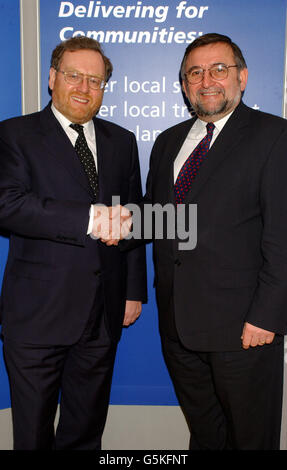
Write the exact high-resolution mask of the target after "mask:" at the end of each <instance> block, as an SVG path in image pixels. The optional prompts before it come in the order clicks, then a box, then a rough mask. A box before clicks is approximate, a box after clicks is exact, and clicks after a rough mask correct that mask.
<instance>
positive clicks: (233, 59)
mask: <svg viewBox="0 0 287 470" xmlns="http://www.w3.org/2000/svg"><path fill="white" fill-rule="evenodd" d="M262 73H264V65H262ZM181 76H182V83H183V90H184V93H185V95H186V97H187V98H188V100H189V101H190V103H191V106H192V108H193V111H194V112H195V117H193V118H192V119H189V120H188V121H186V122H183V123H181V124H178V125H176V126H174V127H172V128H170V129H168V130H166V131H165V132H163V133H162V134H161V135H160V136H159V137H158V138H157V140H156V142H155V145H154V147H153V150H152V155H151V160H150V171H149V175H148V181H147V193H146V196H145V202H146V203H152V204H159V205H161V206H165V205H167V204H173V205H174V206H177V204H178V203H179V204H182V205H183V206H181V207H184V205H185V206H186V207H187V208H188V206H189V205H191V204H196V205H197V245H196V247H195V248H194V249H191V250H187V249H180V244H179V242H180V238H178V239H176V240H171V239H170V238H169V239H168V237H167V238H165V239H162V240H161V239H158V240H157V239H155V240H154V244H153V246H154V262H155V286H156V294H157V301H158V309H159V326H160V333H161V338H162V347H163V353H164V357H165V360H166V363H167V366H168V369H169V372H170V375H171V378H172V380H173V383H174V386H175V391H176V393H177V396H178V400H179V403H180V405H181V406H182V409H183V412H184V415H185V417H186V419H187V422H188V425H189V427H190V431H191V441H190V448H191V449H200V450H204V449H252V450H258V449H277V448H278V447H279V442H280V439H279V438H280V424H281V403H282V376H283V336H284V334H286V331H287V328H286V326H287V249H286V246H287V185H286V179H287V122H286V120H284V119H282V118H279V117H276V116H272V115H269V114H266V113H263V112H258V111H255V110H253V109H250V108H249V107H247V106H245V105H244V104H243V102H242V101H241V97H242V94H243V91H244V89H245V87H246V83H247V77H248V71H247V66H246V63H245V60H244V58H243V55H242V52H241V51H240V49H239V47H238V46H237V45H236V44H234V43H233V42H232V41H231V40H230V38H228V37H226V36H223V35H220V34H215V33H214V34H213V33H211V34H206V35H204V36H202V37H200V38H198V39H196V40H195V41H194V42H192V43H191V44H190V45H189V46H188V48H187V49H186V52H185V55H184V59H183V62H182V68H181ZM207 124H209V125H208V126H207ZM202 139H204V145H203V144H200V149H197V150H195V149H196V147H197V146H198V145H199V143H200V142H201V141H202ZM208 147H209V151H208V153H206V151H205V150H206V149H208ZM189 156H191V158H189ZM190 170H191V171H190ZM185 188H186V190H185ZM187 212H188V211H187ZM187 225H188V223H187V224H186V226H187ZM191 228H192V227H191Z"/></svg>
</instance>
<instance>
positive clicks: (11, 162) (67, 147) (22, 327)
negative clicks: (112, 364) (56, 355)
mask: <svg viewBox="0 0 287 470" xmlns="http://www.w3.org/2000/svg"><path fill="white" fill-rule="evenodd" d="M94 124H95V131H96V141H97V158H98V173H99V197H98V201H97V202H98V203H103V204H105V205H111V203H112V196H113V195H114V196H120V201H121V204H123V205H124V204H127V203H128V202H134V203H136V202H137V201H138V200H139V199H140V198H141V180H140V170H139V162H138V154H137V145H136V141H135V137H134V136H133V134H132V133H130V132H129V131H127V130H125V129H123V128H121V127H119V126H117V125H115V124H112V123H110V122H107V121H103V120H101V119H98V118H96V119H94ZM92 202H94V201H93V194H92V190H91V188H90V186H89V183H88V179H87V177H86V174H85V172H84V170H83V168H82V165H81V163H80V161H79V158H78V156H77V155H76V153H75V150H74V147H73V146H72V144H71V142H70V141H69V139H68V137H67V136H66V134H65V132H64V130H63V129H62V127H61V125H60V124H59V122H58V121H57V119H56V118H55V116H54V114H53V113H52V111H51V108H50V105H48V106H47V107H46V108H45V109H44V110H43V111H41V112H38V113H34V114H31V115H27V116H22V117H18V118H14V119H10V120H7V121H4V122H2V123H0V227H1V228H3V229H5V230H8V231H9V232H10V233H11V236H10V249H9V254H8V261H7V265H6V270H5V274H4V279H3V285H2V295H1V314H2V324H3V333H4V335H6V336H7V337H9V338H13V339H15V340H21V341H24V342H30V343H37V344H72V343H74V342H75V341H77V339H78V338H79V337H80V336H81V334H82V332H83V330H84V328H85V325H86V323H87V320H88V318H89V315H90V313H91V309H92V306H93V303H94V301H95V286H96V284H97V280H98V276H100V277H101V281H102V285H103V290H104V302H105V320H106V326H107V328H108V331H109V333H110V335H111V337H112V338H113V339H114V340H118V339H119V337H120V334H121V328H122V321H123V316H124V309H125V301H126V299H129V300H142V301H143V302H145V301H146V266H145V252H144V250H143V248H142V247H141V248H139V249H135V250H132V251H130V252H129V253H127V254H126V253H121V252H120V250H119V249H118V247H106V246H105V245H104V244H102V243H101V242H100V241H95V240H92V239H91V238H90V237H89V236H87V235H86V233H87V227H88V220H89V209H90V204H91V203H92Z"/></svg>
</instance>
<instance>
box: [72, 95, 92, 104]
mask: <svg viewBox="0 0 287 470" xmlns="http://www.w3.org/2000/svg"><path fill="white" fill-rule="evenodd" d="M72 99H73V100H74V101H77V103H82V104H87V103H88V102H89V100H88V99H87V98H80V97H79V96H72Z"/></svg>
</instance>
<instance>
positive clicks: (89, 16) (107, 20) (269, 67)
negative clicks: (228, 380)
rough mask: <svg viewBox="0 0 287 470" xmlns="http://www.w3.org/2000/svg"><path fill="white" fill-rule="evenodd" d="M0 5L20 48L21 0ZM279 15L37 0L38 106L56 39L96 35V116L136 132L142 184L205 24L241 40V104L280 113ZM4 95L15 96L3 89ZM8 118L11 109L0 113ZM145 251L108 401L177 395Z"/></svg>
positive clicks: (259, 1)
mask: <svg viewBox="0 0 287 470" xmlns="http://www.w3.org/2000/svg"><path fill="white" fill-rule="evenodd" d="M5 4H7V5H9V7H8V6H5ZM2 5H3V8H5V12H6V13H5V14H6V15H7V12H10V13H11V21H13V25H14V26H15V33H13V38H14V40H15V45H14V44H12V45H11V46H10V45H9V51H7V54H9V55H11V54H15V56H16V52H15V51H14V47H15V48H16V49H17V47H18V50H17V54H18V53H19V35H18V31H17V21H18V3H17V1H11V0H7V1H6V2H5V1H1V0H0V8H2ZM0 13H1V12H0ZM285 17H286V0H252V1H250V0H240V1H237V0H209V1H208V2H205V3H204V4H202V3H201V2H200V1H198V0H193V1H192V0H191V1H180V0H169V1H168V0H153V1H151V0H141V1H134V0H120V1H118V0H111V1H108V0H97V1H87V0H79V1H74V0H71V1H60V0H49V1H48V0H40V38H41V39H40V40H41V74H42V77H41V78H42V106H45V105H46V104H47V102H48V100H49V95H48V93H47V84H48V73H49V64H50V55H51V51H52V49H53V48H54V47H55V46H56V44H58V43H59V42H60V40H62V39H67V38H68V37H71V36H73V35H78V34H79V35H80V34H81V35H87V36H91V37H94V38H95V39H98V40H99V41H100V42H101V43H102V45H103V47H104V50H105V53H106V55H107V56H108V57H109V58H110V59H111V61H112V63H113V65H114V73H113V76H112V78H111V81H110V82H109V85H108V87H107V90H106V92H105V96H104V103H103V104H104V106H103V107H102V109H101V111H100V113H99V115H100V117H102V118H106V119H109V120H112V121H114V122H117V123H119V124H120V125H122V126H124V127H126V128H128V129H130V130H132V131H133V132H134V133H135V135H136V137H137V140H138V145H139V152H140V161H141V170H142V180H143V185H144V182H145V179H146V175H147V171H148V161H149V155H150V150H151V147H152V145H153V142H154V139H155V137H156V135H157V134H158V133H159V132H160V131H162V130H164V129H166V128H167V127H169V126H171V125H173V124H176V123H177V122H180V121H182V120H184V119H187V118H188V117H189V116H188V112H187V109H186V107H185V105H184V102H183V98H182V94H181V91H180V87H179V82H178V73H179V66H180V63H181V59H182V56H183V53H184V50H185V48H186V47H187V45H188V43H189V42H190V41H191V40H192V38H195V37H197V36H199V35H201V34H204V33H207V32H219V33H222V34H227V35H229V36H231V37H232V39H233V40H234V41H235V42H236V43H238V45H239V46H240V47H241V49H242V51H243V54H244V56H245V58H246V61H247V65H248V68H249V82H248V86H247V90H246V92H245V96H244V101H245V103H246V104H248V105H249V106H252V107H256V108H260V109H261V110H264V111H267V112H271V113H273V114H277V115H282V102H283V92H284V90H283V83H284V63H285ZM3 18H4V17H3V15H1V20H0V21H1V23H2V22H3V26H2V28H4V31H5V28H7V19H5V21H4V19H3ZM2 30H3V29H2ZM11 35H12V32H11V29H10V30H9V37H11ZM10 47H11V49H12V50H10ZM2 54H5V51H3V52H2ZM2 63H3V60H2ZM4 63H6V62H5V59H4ZM13 77H14V78H15V81H16V88H17V84H18V88H17V93H18V95H17V96H18V99H19V101H20V98H19V93H20V81H18V82H17V80H20V78H19V74H18V75H17V73H16V71H14V73H13ZM2 79H3V77H2ZM5 79H6V80H7V81H8V80H9V91H10V90H11V94H13V96H14V95H15V91H13V90H14V82H13V81H12V80H11V77H10V76H9V77H7V78H6V77H5ZM5 79H4V81H5ZM2 90H3V87H2ZM5 90H6V88H5ZM8 102H9V105H11V102H10V101H9V99H8V98H7V103H8ZM2 111H3V108H2ZM19 113H20V109H17V108H16V105H15V108H13V112H11V106H9V115H11V114H19ZM4 117H7V115H6V114H5V113H4V114H3V112H2V118H4ZM0 248H1V266H0V269H1V270H2V271H3V265H4V263H5V256H6V252H7V241H6V239H1V240H0ZM147 252H148V287H149V302H148V304H147V305H145V306H144V308H143V313H142V316H141V318H140V319H139V320H138V321H137V323H136V324H135V325H133V326H132V327H129V328H127V329H125V330H124V332H123V336H122V339H121V341H120V344H119V351H118V355H117V360H116V366H115V373H114V379H113V387H112V396H111V403H112V404H139V405H146V404H151V405H166V404H168V405H175V404H177V401H176V397H175V395H174V392H173V388H172V385H171V382H170V379H169V376H168V373H167V371H166V368H165V365H164V362H163V359H162V355H161V348H160V340H159V334H158V325H157V311H156V304H155V298H154V290H153V287H152V284H153V266H152V261H151V247H150V246H149V247H148V250H147ZM0 272H1V271H0ZM1 380H2V379H1ZM3 380H5V374H3ZM4 388H5V387H4ZM0 389H1V390H2V387H0ZM5 393H6V392H5ZM4 404H6V406H7V402H6V401H5V400H4V399H3V403H2V402H0V407H5V406H2V405H4Z"/></svg>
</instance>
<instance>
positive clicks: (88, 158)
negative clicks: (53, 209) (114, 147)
mask: <svg viewBox="0 0 287 470" xmlns="http://www.w3.org/2000/svg"><path fill="white" fill-rule="evenodd" d="M70 127H71V128H72V129H74V130H75V131H77V132H78V134H79V136H78V138H77V140H76V144H75V150H76V152H77V154H78V156H79V159H80V161H81V163H82V165H83V167H84V170H85V172H86V174H87V176H88V179H89V183H90V186H91V188H92V190H93V193H94V195H95V197H97V195H98V186H99V184H98V172H97V169H96V165H95V160H94V157H93V154H92V152H91V150H90V149H89V147H88V144H87V141H86V137H85V134H84V126H81V124H70Z"/></svg>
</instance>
